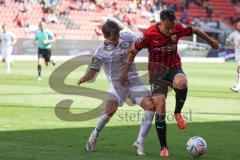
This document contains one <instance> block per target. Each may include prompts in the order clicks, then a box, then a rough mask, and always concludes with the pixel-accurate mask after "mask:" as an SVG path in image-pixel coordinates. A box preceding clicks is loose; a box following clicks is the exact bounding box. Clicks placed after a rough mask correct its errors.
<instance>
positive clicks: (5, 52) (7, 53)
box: [1, 47, 12, 61]
mask: <svg viewBox="0 0 240 160" xmlns="http://www.w3.org/2000/svg"><path fill="white" fill-rule="evenodd" d="M1 54H2V58H3V59H4V60H5V61H11V60H12V47H7V48H1Z"/></svg>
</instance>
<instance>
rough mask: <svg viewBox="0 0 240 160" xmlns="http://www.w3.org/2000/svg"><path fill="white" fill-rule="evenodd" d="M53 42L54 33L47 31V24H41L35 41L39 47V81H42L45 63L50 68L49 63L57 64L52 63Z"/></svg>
mask: <svg viewBox="0 0 240 160" xmlns="http://www.w3.org/2000/svg"><path fill="white" fill-rule="evenodd" d="M53 42H55V37H54V35H53V33H52V32H51V31H50V30H48V29H46V24H45V23H44V22H40V23H39V29H38V30H37V32H36V35H35V41H34V44H35V45H38V67H37V68H38V80H42V66H43V65H44V62H45V66H48V63H49V62H51V63H52V64H53V65H55V62H53V61H50V60H51V53H52V43H53Z"/></svg>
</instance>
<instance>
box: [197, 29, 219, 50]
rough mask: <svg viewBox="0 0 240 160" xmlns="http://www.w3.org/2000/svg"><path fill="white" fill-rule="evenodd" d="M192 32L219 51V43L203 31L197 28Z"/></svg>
mask: <svg viewBox="0 0 240 160" xmlns="http://www.w3.org/2000/svg"><path fill="white" fill-rule="evenodd" d="M192 31H193V33H194V34H196V35H198V36H199V37H201V38H202V39H204V40H205V41H207V42H208V44H210V45H211V46H212V47H213V48H214V49H218V48H219V45H220V44H219V42H218V41H217V40H215V39H213V38H211V37H209V36H208V35H207V34H206V33H204V32H202V31H201V30H199V29H197V28H194V27H193V28H192Z"/></svg>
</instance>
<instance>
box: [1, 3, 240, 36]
mask: <svg viewBox="0 0 240 160" xmlns="http://www.w3.org/2000/svg"><path fill="white" fill-rule="evenodd" d="M239 8H240V2H239V1H238V0H237V1H236V0H232V1H228V0H211V1H206V0H183V1H179V0H162V1H161V0H159V1H154V0H142V1H138V0H134V1H130V0H118V1H116V0H115V1H111V2H109V1H107V0H96V1H91V0H62V1H58V3H56V1H55V0H51V1H48V0H43V1H37V0H20V1H19V0H18V1H17V0H15V1H13V0H5V1H3V0H2V1H1V3H0V17H1V20H0V23H11V24H13V25H11V26H12V29H11V30H12V31H13V32H15V33H16V34H17V36H18V37H19V38H32V37H33V32H34V31H35V30H36V28H37V25H38V23H39V22H40V21H41V20H44V21H46V22H47V23H48V27H49V28H50V29H51V30H52V31H53V32H54V33H55V34H56V36H57V38H59V39H61V38H65V39H81V40H96V39H99V38H101V32H100V29H101V24H102V21H103V17H109V16H114V17H115V18H117V19H119V20H120V21H122V23H123V24H124V25H127V26H128V27H129V28H131V29H133V30H134V29H135V30H139V29H142V28H146V27H147V26H149V25H150V24H151V23H155V22H156V21H158V20H159V17H158V14H159V12H160V11H161V10H163V9H171V10H175V11H176V15H177V17H178V18H179V19H180V21H181V22H182V23H186V24H191V23H196V22H197V21H201V22H207V23H208V22H211V24H212V23H214V24H215V25H214V27H215V28H218V27H219V24H218V23H220V22H224V23H225V25H226V26H227V28H230V29H231V28H233V22H234V21H235V20H237V19H238V18H239V15H240V11H239Z"/></svg>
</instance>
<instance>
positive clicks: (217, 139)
mask: <svg viewBox="0 0 240 160" xmlns="http://www.w3.org/2000/svg"><path fill="white" fill-rule="evenodd" d="M92 129H93V128H61V129H44V130H26V131H4V132H0V160H138V159H141V160H159V159H161V158H160V157H159V144H158V140H157V135H156V132H155V128H154V126H152V129H151V131H150V133H149V135H148V137H147V138H146V140H145V152H146V154H147V155H146V156H144V157H140V156H137V155H135V153H134V152H133V151H132V149H131V145H132V143H133V142H134V141H135V139H136V137H137V134H138V130H139V126H135V125H134V126H116V127H107V128H105V129H104V130H103V131H102V133H101V136H100V138H99V140H98V143H97V147H96V150H95V151H93V152H91V153H87V152H85V149H84V147H85V143H86V141H87V139H88V137H89V134H90V133H91V131H92ZM239 131H240V122H239V121H228V122H211V123H189V125H188V129H187V130H184V131H182V130H179V129H178V128H177V126H176V124H169V125H168V143H169V148H170V156H169V158H167V159H169V160H195V159H201V160H221V159H224V160H239V157H240V152H239V149H240V146H239V142H240V136H239ZM195 135H199V136H202V137H203V138H204V139H205V140H206V142H207V144H208V151H207V154H206V155H204V156H202V157H200V158H194V157H192V156H190V155H189V154H188V153H187V152H186V149H185V148H186V147H185V146H186V142H187V140H188V138H190V137H192V136H195Z"/></svg>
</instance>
